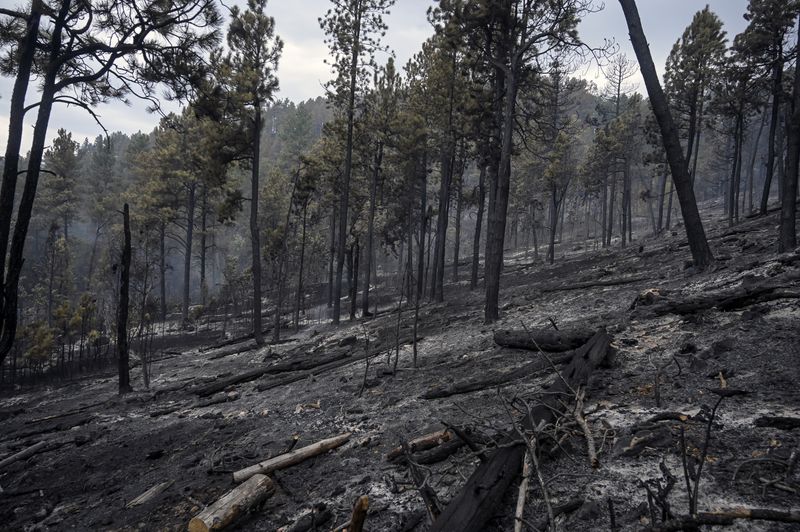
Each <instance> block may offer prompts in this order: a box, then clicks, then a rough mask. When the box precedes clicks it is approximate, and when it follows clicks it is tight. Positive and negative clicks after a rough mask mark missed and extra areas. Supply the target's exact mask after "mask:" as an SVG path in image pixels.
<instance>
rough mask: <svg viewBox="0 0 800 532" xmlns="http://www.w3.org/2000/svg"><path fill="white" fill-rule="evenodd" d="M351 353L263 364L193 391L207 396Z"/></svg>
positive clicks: (320, 363)
mask: <svg viewBox="0 0 800 532" xmlns="http://www.w3.org/2000/svg"><path fill="white" fill-rule="evenodd" d="M350 354H351V353H350V351H348V350H337V351H335V352H333V353H331V354H329V355H326V356H315V355H313V354H312V355H307V356H304V357H300V358H297V359H293V360H288V361H285V362H279V363H277V364H270V365H267V366H261V367H258V368H255V369H251V370H249V371H245V372H244V373H238V374H236V375H232V376H230V377H225V378H223V379H217V380H215V381H212V382H210V383H208V384H205V385H202V386H198V387H196V388H194V390H193V392H194V393H195V394H197V395H199V396H201V397H206V396H208V395H212V394H215V393H217V392H221V391H224V390H226V389H227V388H229V387H230V386H233V385H235V384H242V383H245V382H250V381H254V380H256V379H258V378H260V377H263V376H264V375H275V374H280V373H288V372H291V371H302V370H310V369H313V368H317V367H320V366H324V365H326V364H329V363H331V362H338V361H341V360H342V359H346V358H348V357H350Z"/></svg>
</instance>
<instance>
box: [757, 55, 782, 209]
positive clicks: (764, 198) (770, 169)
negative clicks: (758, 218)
mask: <svg viewBox="0 0 800 532" xmlns="http://www.w3.org/2000/svg"><path fill="white" fill-rule="evenodd" d="M782 91H783V60H778V61H776V62H775V65H774V66H773V67H772V117H771V119H770V123H769V136H768V137H767V175H766V177H765V178H764V189H763V190H762V192H761V209H760V212H761V214H762V215H764V214H767V203H769V191H770V188H771V187H772V176H773V175H774V173H775V136H776V135H775V134H776V132H777V130H778V120H779V118H780V116H779V114H780V108H781V92H782Z"/></svg>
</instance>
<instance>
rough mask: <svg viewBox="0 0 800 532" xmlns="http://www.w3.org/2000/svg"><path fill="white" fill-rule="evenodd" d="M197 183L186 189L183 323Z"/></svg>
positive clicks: (190, 268)
mask: <svg viewBox="0 0 800 532" xmlns="http://www.w3.org/2000/svg"><path fill="white" fill-rule="evenodd" d="M196 190H197V184H196V183H191V184H189V187H188V189H187V191H186V237H185V238H186V242H185V245H184V254H183V299H182V304H181V319H182V320H183V325H184V326H185V325H187V324H188V323H189V303H190V297H189V295H190V293H191V288H192V287H191V274H192V241H193V240H194V209H195V203H196V200H195V192H196Z"/></svg>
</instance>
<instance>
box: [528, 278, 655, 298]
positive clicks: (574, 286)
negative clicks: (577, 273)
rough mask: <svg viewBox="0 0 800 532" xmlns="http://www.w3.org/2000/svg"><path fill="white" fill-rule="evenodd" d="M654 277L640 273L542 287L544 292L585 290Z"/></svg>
mask: <svg viewBox="0 0 800 532" xmlns="http://www.w3.org/2000/svg"><path fill="white" fill-rule="evenodd" d="M650 279H652V277H650V276H646V275H639V276H635V277H622V278H619V279H606V280H602V279H597V280H595V281H585V282H580V283H569V284H558V285H554V286H545V287H544V288H542V289H541V292H542V293H543V294H547V293H549V292H566V291H569V290H584V289H586V288H599V287H606V286H620V285H625V284H632V283H638V282H640V281H648V280H650Z"/></svg>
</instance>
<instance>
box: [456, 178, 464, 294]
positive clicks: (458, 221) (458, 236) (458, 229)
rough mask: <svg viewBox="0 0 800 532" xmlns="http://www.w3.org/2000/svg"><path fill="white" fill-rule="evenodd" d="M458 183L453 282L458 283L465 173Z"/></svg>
mask: <svg viewBox="0 0 800 532" xmlns="http://www.w3.org/2000/svg"><path fill="white" fill-rule="evenodd" d="M459 174H460V175H459V177H458V182H457V184H456V220H455V224H456V228H455V229H456V235H455V242H454V243H453V282H454V283H457V282H458V256H459V251H460V248H461V209H462V207H463V203H462V201H461V195H462V193H463V180H464V172H463V170H462V171H460V172H459Z"/></svg>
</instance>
